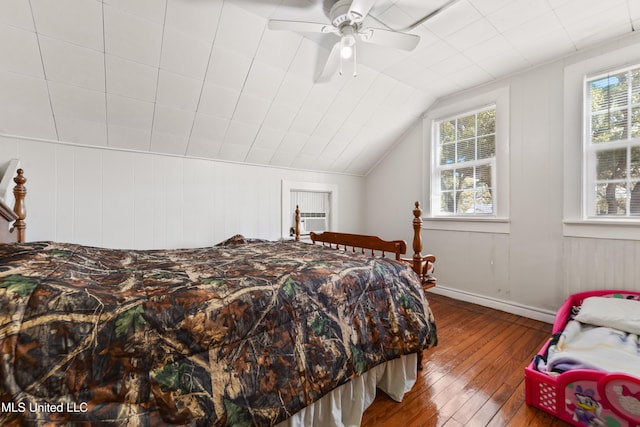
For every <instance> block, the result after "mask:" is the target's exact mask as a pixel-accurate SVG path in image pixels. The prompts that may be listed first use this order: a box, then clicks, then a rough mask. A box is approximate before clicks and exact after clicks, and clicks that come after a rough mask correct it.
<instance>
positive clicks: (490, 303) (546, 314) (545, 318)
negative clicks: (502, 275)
mask: <svg viewBox="0 0 640 427" xmlns="http://www.w3.org/2000/svg"><path fill="white" fill-rule="evenodd" d="M430 293H434V294H438V295H442V296H445V297H449V298H453V299H457V300H460V301H466V302H470V303H473V304H478V305H481V306H483V307H489V308H494V309H496V310H500V311H505V312H507V313H511V314H516V315H518V316H522V317H527V318H529V319H534V320H539V321H541V322H546V323H551V324H553V322H554V321H555V318H556V313H555V312H553V311H550V310H543V309H540V308H536V307H529V306H526V305H523V304H518V303H516V302H512V301H505V300H501V299H497V298H490V297H486V296H484V295H478V294H474V293H471V292H466V291H460V290H458V289H452V288H446V287H444V286H440V285H437V286H436V287H434V288H431V289H429V292H427V299H428V298H429V294H430Z"/></svg>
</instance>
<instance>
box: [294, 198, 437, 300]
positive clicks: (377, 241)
mask: <svg viewBox="0 0 640 427" xmlns="http://www.w3.org/2000/svg"><path fill="white" fill-rule="evenodd" d="M421 215H422V210H421V209H420V203H419V202H416V203H415V207H414V209H413V257H412V258H403V257H402V255H404V254H406V253H407V243H406V242H405V241H404V240H383V239H381V238H380V237H378V236H369V235H364V234H349V233H337V232H334V231H325V232H324V233H320V234H317V233H314V232H311V235H310V237H311V241H312V242H313V243H316V242H319V243H322V244H323V245H325V246H329V247H332V248H335V249H342V250H345V251H351V252H354V253H356V252H359V253H362V254H370V255H372V256H376V255H381V256H385V255H386V254H394V255H395V259H396V260H398V261H402V262H405V263H407V264H409V265H411V267H412V268H413V271H415V272H416V274H418V277H420V281H421V283H422V287H423V288H424V289H425V290H427V289H429V288H432V287H433V286H435V285H436V279H435V278H434V277H433V276H432V272H433V264H434V263H435V262H436V257H435V256H434V255H431V254H429V255H422V234H421V231H422V218H421ZM299 222H300V209H299V208H298V207H297V206H296V227H295V230H296V240H300V225H299Z"/></svg>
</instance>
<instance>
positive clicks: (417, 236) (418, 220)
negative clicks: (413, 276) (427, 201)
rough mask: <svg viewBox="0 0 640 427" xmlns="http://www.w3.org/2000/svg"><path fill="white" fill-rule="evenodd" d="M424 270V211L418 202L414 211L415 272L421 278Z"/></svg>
mask: <svg viewBox="0 0 640 427" xmlns="http://www.w3.org/2000/svg"><path fill="white" fill-rule="evenodd" d="M425 268H426V266H425ZM422 269H423V266H422V210H421V209H420V202H418V201H416V207H415V208H414V209H413V270H414V271H415V272H416V273H418V277H420V278H422V273H423V271H422Z"/></svg>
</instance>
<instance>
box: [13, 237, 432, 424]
mask: <svg viewBox="0 0 640 427" xmlns="http://www.w3.org/2000/svg"><path fill="white" fill-rule="evenodd" d="M435 342H436V333H435V324H434V323H433V316H432V314H431V311H430V309H429V307H428V305H427V302H426V300H425V298H424V294H423V291H422V289H421V287H420V284H419V282H418V279H417V276H416V275H415V274H414V273H413V271H412V270H411V269H410V268H408V267H406V266H404V265H400V264H399V263H396V262H394V261H389V260H386V259H373V258H366V257H364V256H354V255H353V254H345V253H341V252H339V251H335V250H330V249H324V248H322V247H320V246H312V245H306V244H302V243H294V242H266V241H252V240H244V239H242V238H238V239H234V240H232V241H229V242H227V243H226V244H225V245H219V246H217V247H209V248H198V249H182V250H149V251H140V250H138V251H135V250H113V249H101V248H94V247H87V246H80V245H74V244H62V243H51V242H36V243H26V244H13V245H0V350H1V357H2V359H1V360H0V425H28V424H31V425H45V424H47V425H58V422H68V421H74V423H73V425H77V422H79V421H86V422H87V425H89V424H91V425H95V424H100V425H104V424H112V425H132V426H133V425H144V426H147V425H148V426H156V425H238V426H245V425H246V426H248V425H273V424H275V423H277V422H279V421H282V420H283V419H286V418H287V417H289V416H290V415H291V414H293V413H295V412H296V411H298V410H299V409H301V408H303V407H305V406H306V405H308V404H310V403H312V402H314V401H316V400H317V399H319V398H320V397H322V396H323V395H324V394H326V393H328V392H329V391H331V390H333V389H334V388H335V387H337V386H339V385H340V384H343V383H345V382H347V381H349V379H351V378H353V377H354V376H357V375H359V374H361V373H363V372H365V371H367V370H368V369H370V368H371V367H373V366H375V365H378V364H380V363H382V362H385V361H387V360H390V359H394V358H397V357H399V356H400V355H401V354H407V353H413V352H416V351H419V350H422V349H424V348H427V347H429V346H430V345H433V344H435Z"/></svg>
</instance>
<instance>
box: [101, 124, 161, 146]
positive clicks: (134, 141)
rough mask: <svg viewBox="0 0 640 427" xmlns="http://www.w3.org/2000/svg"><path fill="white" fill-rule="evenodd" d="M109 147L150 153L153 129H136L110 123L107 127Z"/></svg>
mask: <svg viewBox="0 0 640 427" xmlns="http://www.w3.org/2000/svg"><path fill="white" fill-rule="evenodd" d="M107 135H108V138H109V147H113V148H124V149H127V150H134V151H149V145H150V141H151V128H145V129H136V128H131V127H126V126H118V125H114V124H111V123H109V125H108V126H107Z"/></svg>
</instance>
